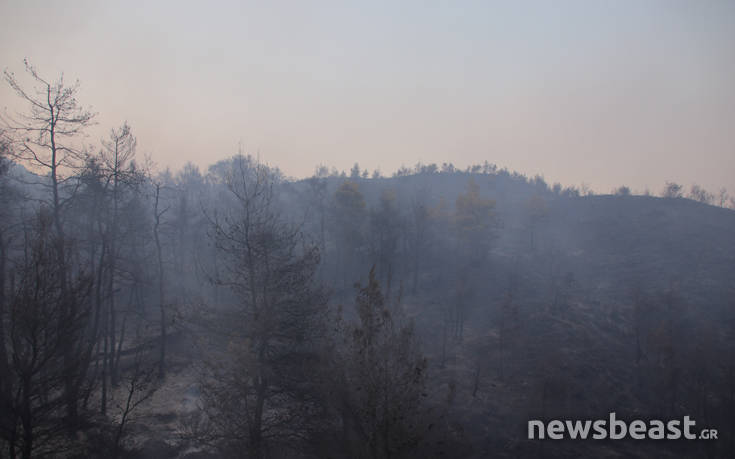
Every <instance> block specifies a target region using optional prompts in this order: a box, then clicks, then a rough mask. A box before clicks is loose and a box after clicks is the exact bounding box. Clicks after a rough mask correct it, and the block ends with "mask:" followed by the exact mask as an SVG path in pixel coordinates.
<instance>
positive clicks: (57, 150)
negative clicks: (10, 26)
mask: <svg viewBox="0 0 735 459" xmlns="http://www.w3.org/2000/svg"><path fill="white" fill-rule="evenodd" d="M25 68H26V72H27V73H28V74H29V75H30V77H31V78H32V80H33V85H34V86H33V87H32V88H31V89H26V88H24V87H23V85H21V83H20V82H19V81H18V80H17V79H16V77H15V75H14V74H13V73H11V72H8V71H5V72H4V75H5V81H6V82H7V83H8V85H9V86H10V87H11V88H12V89H13V90H14V91H15V93H16V94H17V95H18V96H19V97H20V98H21V99H22V100H23V101H24V102H26V104H27V105H28V113H26V114H17V115H16V116H10V115H3V116H2V123H3V125H4V128H5V129H6V130H7V131H8V132H9V133H10V135H11V138H12V140H13V144H12V146H13V154H14V155H15V157H16V158H18V159H19V160H21V161H23V162H24V163H26V164H28V165H29V166H30V167H31V168H32V169H35V170H39V171H42V172H44V173H46V174H48V176H49V179H50V182H51V183H50V184H48V185H47V186H49V187H50V189H51V201H50V206H49V207H50V208H51V212H52V216H53V227H54V230H55V232H56V236H57V241H58V242H57V243H56V244H55V248H56V258H57V262H58V269H59V270H60V273H61V274H60V282H61V284H60V288H61V291H62V295H66V293H67V283H68V282H67V281H68V279H67V278H68V276H69V273H68V270H67V267H66V247H65V245H66V240H67V238H66V235H65V232H64V225H63V219H62V211H63V208H64V206H65V204H66V203H67V202H68V199H69V197H70V196H72V195H73V193H66V194H62V192H61V187H62V185H64V184H65V183H67V180H68V178H69V176H68V175H67V173H68V171H69V170H70V169H71V168H74V167H75V166H76V165H77V163H78V160H79V157H80V153H81V152H80V150H79V149H78V147H76V146H75V145H74V139H75V138H77V137H79V136H80V135H81V134H83V132H84V129H85V128H87V127H88V126H89V125H90V124H92V121H93V118H94V114H93V113H92V112H90V111H89V110H86V109H84V108H82V107H81V106H80V105H79V103H78V102H77V100H76V95H77V92H78V90H79V82H76V83H74V84H73V85H71V86H68V85H66V84H65V82H64V78H63V75H62V76H61V77H60V78H59V79H58V80H56V81H55V82H51V81H48V80H46V79H44V78H43V77H41V76H40V74H39V73H38V72H37V70H36V69H35V68H34V67H33V66H32V65H30V63H28V61H25ZM44 184H45V183H44ZM63 303H64V304H65V305H66V306H68V307H69V308H70V309H69V310H67V311H62V313H63V315H65V316H67V317H68V318H69V319H66V320H70V318H71V317H74V316H76V315H77V313H78V311H77V310H76V309H75V308H76V307H77V304H76V303H75V302H74V301H65V302H63ZM60 344H61V346H62V348H63V349H64V352H65V356H66V357H65V359H66V366H67V367H68V370H69V371H68V374H67V377H66V382H65V392H66V393H67V410H68V416H69V418H70V419H71V420H74V419H76V417H77V405H76V402H77V395H78V390H79V381H78V380H77V379H76V378H75V377H74V375H73V373H74V371H73V370H72V369H73V368H74V367H75V365H76V363H75V360H77V358H76V356H75V355H74V351H75V350H74V349H73V348H72V346H71V344H72V343H71V342H69V343H63V342H62V343H60Z"/></svg>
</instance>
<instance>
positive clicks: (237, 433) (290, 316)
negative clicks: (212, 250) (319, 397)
mask: <svg viewBox="0 0 735 459" xmlns="http://www.w3.org/2000/svg"><path fill="white" fill-rule="evenodd" d="M226 183H227V187H228V189H229V191H230V193H231V197H232V198H233V200H234V203H235V206H236V207H235V211H233V212H230V213H228V214H227V215H226V216H222V215H217V216H215V217H214V218H213V219H212V224H213V233H214V234H213V238H214V242H215V245H216V247H217V249H218V251H219V254H220V256H221V257H222V258H223V263H224V265H225V268H224V270H223V271H224V272H223V273H221V277H220V278H219V279H216V280H215V281H216V282H218V283H220V284H221V285H224V286H228V287H229V288H230V289H231V290H232V292H233V293H234V297H235V298H236V301H237V302H238V303H237V304H236V305H233V308H232V309H231V312H230V313H227V312H224V313H223V312H222V311H220V312H218V316H220V317H224V318H225V320H226V323H224V324H222V322H220V323H221V324H222V326H223V327H224V330H225V335H226V336H227V337H228V343H229V347H230V349H231V351H230V352H228V353H227V355H224V356H220V358H221V361H224V362H228V363H226V364H221V365H218V364H215V365H212V366H210V371H211V373H210V376H211V377H210V378H209V379H207V380H206V381H205V383H204V384H203V386H202V392H203V397H204V400H205V404H204V410H205V415H206V418H207V419H208V420H209V422H210V427H211V429H209V435H210V437H209V438H210V439H212V441H215V442H217V443H218V444H219V445H220V446H224V447H225V448H227V447H239V448H245V449H246V451H247V452H248V454H249V455H250V457H254V458H261V457H265V456H266V455H267V450H268V448H269V445H272V444H274V443H275V444H279V443H288V442H290V441H293V440H295V439H299V438H302V437H303V435H304V432H305V430H307V429H308V426H307V424H308V421H309V416H308V415H307V414H305V413H309V412H311V411H312V410H313V409H315V408H314V406H315V401H314V400H313V399H312V397H310V389H309V387H310V383H309V381H310V378H309V376H308V375H309V374H310V372H312V371H315V369H316V368H317V366H318V355H319V347H320V342H319V337H320V336H324V333H323V332H321V331H320V330H321V327H322V326H323V325H324V314H325V313H326V309H325V308H326V295H325V293H324V291H323V290H322V289H321V288H320V287H319V286H318V285H317V284H316V283H315V279H314V276H315V274H316V269H317V265H318V263H319V252H318V249H317V247H316V246H315V245H313V244H310V243H308V242H307V241H305V240H304V239H303V238H302V237H301V235H300V229H299V228H298V227H294V226H292V225H291V224H289V223H287V222H285V221H284V220H283V219H282V218H281V217H280V215H279V212H278V208H277V204H276V201H275V190H274V186H275V184H276V183H275V177H274V175H273V173H272V171H271V170H270V169H269V168H268V167H267V166H264V165H262V164H259V163H256V162H254V161H252V159H251V158H249V157H248V158H245V157H236V158H235V160H234V161H233V165H232V169H231V171H230V174H229V175H228V177H227V180H226ZM239 452H240V454H242V449H240V450H239Z"/></svg>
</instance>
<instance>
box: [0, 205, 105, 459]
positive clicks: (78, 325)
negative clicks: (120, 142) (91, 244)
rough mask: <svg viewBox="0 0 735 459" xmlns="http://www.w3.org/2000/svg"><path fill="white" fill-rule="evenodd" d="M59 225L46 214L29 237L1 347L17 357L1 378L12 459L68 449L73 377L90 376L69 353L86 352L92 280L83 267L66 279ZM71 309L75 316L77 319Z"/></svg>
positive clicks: (5, 433) (5, 431)
mask: <svg viewBox="0 0 735 459" xmlns="http://www.w3.org/2000/svg"><path fill="white" fill-rule="evenodd" d="M51 222H52V216H51V215H50V214H49V213H48V211H45V210H44V209H42V210H41V213H40V215H39V218H38V222H37V223H35V224H34V227H33V228H32V229H31V231H32V232H31V233H30V234H27V238H26V240H27V241H28V242H27V243H28V247H26V253H27V256H23V257H22V258H21V259H20V260H19V261H18V264H17V266H16V269H15V272H16V273H17V275H18V276H19V279H17V280H16V281H15V282H13V286H12V288H11V289H10V295H9V298H8V299H7V312H6V314H5V317H3V321H4V326H5V327H7V336H5V338H4V341H3V342H1V343H0V346H2V347H3V353H4V354H5V355H8V356H12V358H11V359H10V360H9V361H8V367H7V368H6V369H5V370H4V373H3V374H2V375H1V376H2V386H3V389H4V390H3V391H2V403H1V404H0V405H1V406H2V407H3V410H2V412H0V417H1V418H2V422H1V423H0V425H1V426H2V429H0V435H2V437H3V438H4V439H5V440H6V441H7V442H8V444H9V453H10V456H11V457H15V456H16V454H17V453H18V452H20V455H21V456H22V457H23V458H30V457H32V456H34V455H36V454H37V452H38V454H39V455H40V454H41V452H43V451H45V452H49V451H54V450H58V449H59V448H60V445H61V443H63V442H62V440H63V438H64V437H65V433H66V427H68V424H67V422H66V420H67V417H66V416H65V413H64V407H65V406H67V405H68V402H69V398H68V397H69V393H68V392H67V382H68V380H69V378H70V373H71V377H72V378H73V379H74V380H79V374H81V373H83V372H84V368H83V362H82V359H77V361H76V365H75V366H74V367H73V368H70V367H69V360H68V358H67V354H66V352H67V350H68V349H69V348H71V349H74V350H79V349H80V347H81V346H82V345H83V343H84V341H85V337H84V335H83V334H82V333H80V331H81V330H84V328H85V324H86V323H87V320H88V316H89V314H88V312H89V308H88V307H86V306H85V305H86V304H88V303H87V301H86V298H87V297H88V295H89V293H90V287H91V279H90V277H89V276H87V275H86V274H84V273H83V272H81V271H80V270H79V269H75V270H74V274H73V275H72V276H70V277H69V278H66V279H64V278H63V276H64V271H62V270H61V269H60V267H59V261H58V259H57V258H56V251H57V246H58V245H59V241H58V236H57V235H56V234H55V233H54V232H53V230H52V229H51V228H52V223H51ZM68 266H70V265H68ZM62 285H65V287H64V289H62ZM69 302H74V303H75V307H70V306H69V304H68V303H69ZM69 311H74V313H75V315H73V316H70V315H69ZM74 402H75V405H76V400H75V401H74Z"/></svg>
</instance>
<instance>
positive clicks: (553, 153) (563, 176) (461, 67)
mask: <svg viewBox="0 0 735 459" xmlns="http://www.w3.org/2000/svg"><path fill="white" fill-rule="evenodd" d="M25 57H27V58H29V59H30V60H31V62H32V63H33V64H34V65H35V66H36V67H37V68H38V70H39V71H40V72H41V73H42V74H44V75H47V76H49V78H53V77H54V76H56V75H58V74H59V73H60V72H62V71H63V72H64V73H65V77H66V78H67V79H70V80H72V79H75V78H79V79H80V80H81V92H80V96H79V100H80V101H81V102H82V103H83V104H86V105H91V106H92V107H93V108H94V110H95V111H97V112H99V116H98V118H97V121H98V122H99V125H98V126H97V127H96V128H95V130H92V131H90V134H91V137H90V139H88V140H89V141H90V142H91V141H97V139H99V138H100V137H102V136H103V135H104V133H105V132H107V131H108V130H109V128H110V127H113V126H116V125H119V124H121V123H122V122H123V121H124V120H128V121H129V122H130V124H131V125H132V127H133V129H134V132H135V133H136V134H137V136H138V142H139V150H140V151H141V152H149V153H151V154H152V156H153V159H154V161H156V163H157V164H158V165H159V166H161V167H162V166H166V165H170V166H172V167H174V168H176V167H179V166H181V165H182V164H184V163H185V162H187V161H193V162H194V163H196V164H198V165H200V166H202V167H206V166H207V165H208V164H211V163H212V162H214V161H215V160H218V159H221V158H224V157H227V156H230V155H232V154H233V153H235V152H236V151H237V148H238V143H241V144H242V147H243V150H244V151H245V152H249V153H259V154H260V157H261V158H262V159H265V160H266V161H267V162H269V163H271V164H275V165H277V166H279V167H280V168H281V169H282V170H284V172H286V174H288V175H291V176H295V177H303V176H307V175H310V174H311V173H312V172H313V170H314V167H315V166H316V165H317V164H319V163H323V164H326V165H328V166H330V167H331V166H336V167H337V168H338V169H349V168H350V166H351V165H352V164H353V163H354V162H355V161H358V162H359V163H360V165H362V166H366V167H368V168H370V170H372V169H374V168H377V167H380V169H381V170H382V171H383V172H384V173H390V172H392V171H394V170H395V169H397V168H398V167H399V166H401V165H413V164H415V163H416V162H417V161H422V162H424V163H430V162H437V163H441V162H443V161H452V162H453V163H454V164H455V165H457V166H462V167H464V166H467V165H468V164H472V163H478V162H482V161H484V160H488V161H490V162H495V163H497V164H498V165H499V166H507V167H508V168H509V169H516V170H518V171H520V172H523V173H526V174H529V175H534V174H536V173H540V174H542V175H544V176H545V177H546V179H547V181H549V182H553V181H561V182H562V183H564V184H576V185H579V184H580V183H581V182H583V181H584V182H586V183H589V184H592V186H593V188H595V189H596V190H598V191H602V192H608V191H609V190H610V189H612V187H613V186H616V185H621V184H627V185H629V186H631V187H632V188H633V189H635V190H643V189H644V187H646V186H648V187H649V188H650V189H651V191H654V192H658V191H660V189H661V188H662V187H663V185H664V182H665V181H666V180H675V181H678V182H681V183H683V184H685V185H686V186H687V187H688V186H689V185H691V184H692V183H695V182H696V183H699V184H702V185H704V186H706V187H707V188H709V189H710V190H711V191H716V190H717V189H719V188H720V187H721V186H727V187H728V189H730V190H731V192H734V193H735V2H733V1H713V0H692V1H688V2H680V1H674V0H665V1H660V2H657V1H642V0H630V1H612V0H609V1H592V0H583V1H559V0H554V1H551V0H550V1H535V2H530V1H529V2H516V1H513V2H492V1H482V2H463V1H444V2H432V1H423V2H409V1H386V2H382V1H375V0H371V1H362V2H347V1H335V2H304V1H293V2H280V1H262V2H235V1H232V2H217V1H212V2H182V1H170V2H153V1H148V2H136V1H132V0H128V1H124V2H122V1H120V2H117V1H114V2H113V1H103V2H102V1H89V2H81V1H70V0H66V1H58V2H52V1H43V2H42V1H7V0H0V66H1V67H2V68H7V69H8V70H10V71H14V72H15V73H16V74H17V75H20V74H22V72H23V58H25ZM0 105H1V106H2V107H8V109H9V110H12V109H13V107H14V106H15V105H16V100H15V97H14V96H13V95H12V94H11V93H10V92H9V89H8V88H7V85H3V86H2V88H0Z"/></svg>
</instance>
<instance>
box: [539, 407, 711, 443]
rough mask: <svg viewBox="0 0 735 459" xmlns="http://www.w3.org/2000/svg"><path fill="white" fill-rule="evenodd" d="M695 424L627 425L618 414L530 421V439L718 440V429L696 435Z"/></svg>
mask: <svg viewBox="0 0 735 459" xmlns="http://www.w3.org/2000/svg"><path fill="white" fill-rule="evenodd" d="M696 424H697V423H696V421H694V420H693V419H691V418H690V417H689V416H684V420H683V421H680V420H678V419H672V420H671V421H667V422H664V421H659V420H656V419H653V420H650V421H647V422H646V421H642V420H640V419H636V420H635V421H631V422H630V423H628V422H626V421H623V420H622V419H616V418H615V413H610V418H609V419H598V420H596V421H592V420H585V421H580V420H576V421H571V420H564V421H560V420H552V421H549V422H547V423H545V422H544V421H540V420H531V421H528V439H529V440H536V439H539V440H544V439H546V438H548V439H550V440H562V439H565V438H569V439H572V440H577V439H579V440H587V439H588V438H592V439H593V440H604V439H606V438H609V439H611V440H622V439H624V438H626V437H629V438H632V439H634V440H645V439H651V440H678V439H680V438H685V439H687V440H697V439H700V440H716V439H717V429H702V430H701V431H699V433H698V434H697V433H695V432H696V430H695V426H696ZM590 433H591V434H592V435H590ZM682 434H683V437H682Z"/></svg>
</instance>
